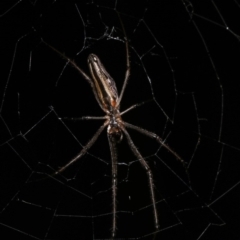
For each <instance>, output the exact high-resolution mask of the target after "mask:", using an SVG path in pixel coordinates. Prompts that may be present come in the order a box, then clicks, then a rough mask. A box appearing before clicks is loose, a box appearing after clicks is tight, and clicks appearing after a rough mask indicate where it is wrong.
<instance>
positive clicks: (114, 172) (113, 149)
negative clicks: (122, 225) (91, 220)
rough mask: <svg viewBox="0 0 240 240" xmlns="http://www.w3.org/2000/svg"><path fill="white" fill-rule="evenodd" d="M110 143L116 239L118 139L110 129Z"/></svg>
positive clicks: (113, 234)
mask: <svg viewBox="0 0 240 240" xmlns="http://www.w3.org/2000/svg"><path fill="white" fill-rule="evenodd" d="M108 142H109V147H110V152H111V159H112V207H113V222H112V237H113V238H114V237H116V231H117V221H116V219H117V218H116V217H117V216H116V214H117V149H116V143H117V141H116V138H115V136H114V135H113V134H111V133H109V129H108Z"/></svg>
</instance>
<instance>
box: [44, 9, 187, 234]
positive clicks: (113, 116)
mask: <svg viewBox="0 0 240 240" xmlns="http://www.w3.org/2000/svg"><path fill="white" fill-rule="evenodd" d="M117 15H118V18H119V20H120V23H121V27H122V30H123V34H124V37H125V51H126V72H125V79H124V82H123V86H122V89H121V93H120V95H118V91H117V88H116V84H115V81H114V80H113V78H112V77H111V76H110V75H109V74H108V72H107V71H106V69H105V68H104V66H103V64H102V63H101V61H100V59H99V58H98V57H97V56H96V55H94V54H90V55H89V57H88V66H89V70H90V74H91V77H90V76H88V75H87V74H86V73H85V72H84V71H83V70H82V69H81V68H80V67H79V66H77V65H76V63H75V62H74V61H73V60H72V59H70V58H68V57H67V56H65V55H64V54H62V53H61V52H60V51H58V50H57V49H56V48H54V47H52V46H51V45H50V44H48V43H47V42H45V41H43V40H42V42H43V43H44V44H45V45H47V46H48V47H49V48H51V49H52V50H53V51H55V52H56V53H58V54H59V55H60V56H61V57H62V58H63V59H65V60H67V61H68V63H70V64H71V65H72V66H73V67H74V68H75V69H76V70H77V71H78V72H79V73H80V74H81V75H82V76H83V78H84V79H85V80H86V81H87V82H88V83H89V84H90V86H91V88H92V91H93V93H94V95H95V98H96V100H97V102H98V104H99V106H100V107H101V109H102V110H103V111H104V112H105V114H106V115H105V116H102V117H96V116H86V117H82V118H80V119H81V120H82V119H85V120H105V121H104V123H103V124H102V125H101V127H100V128H99V129H98V130H97V131H96V133H95V134H94V135H93V137H92V138H91V139H90V140H89V141H88V143H87V144H86V145H85V146H84V147H83V148H82V150H81V151H80V153H79V154H77V156H75V157H74V158H73V159H71V160H70V161H69V162H68V163H67V164H66V165H64V166H63V167H61V168H60V169H59V170H58V171H56V172H55V173H54V175H56V174H59V173H61V172H63V171H64V170H65V169H66V168H67V167H69V166H70V165H72V164H73V163H74V162H76V161H77V160H79V159H80V158H81V157H82V156H84V154H85V153H87V151H88V150H89V149H90V148H91V147H92V146H93V144H94V143H95V141H96V140H97V139H98V137H99V135H100V134H101V133H102V131H103V130H104V129H105V128H106V127H107V137H108V143H109V147H110V153H111V164H112V202H113V204H112V215H113V216H112V230H111V235H112V238H114V237H115V236H116V232H117V180H118V159H117V153H116V145H117V143H118V142H120V141H121V140H122V137H123V135H125V137H126V140H127V143H128V145H129V147H130V149H131V151H132V152H133V154H134V155H135V156H136V157H137V159H138V160H139V162H140V164H141V165H142V167H143V168H144V169H145V171H146V174H147V177H148V182H149V190H150V197H151V201H152V206H153V215H154V216H153V218H154V225H155V228H156V229H159V220H158V211H157V207H156V198H155V191H154V183H153V175H152V171H151V169H150V167H149V165H148V163H147V162H146V160H145V159H144V158H143V157H142V155H141V153H140V152H139V151H138V149H137V147H136V146H135V144H134V142H133V141H132V138H131V137H130V135H129V133H128V131H127V128H130V129H133V130H136V131H138V132H139V133H142V134H144V135H146V136H148V137H151V138H154V139H155V140H156V141H157V142H158V143H159V144H160V145H161V146H163V147H164V148H166V149H167V150H168V151H169V152H170V153H171V154H172V155H174V156H175V158H176V159H177V160H179V161H180V162H181V163H182V164H183V165H184V167H185V162H184V161H183V159H182V158H181V157H180V156H179V155H178V154H177V153H176V152H174V151H173V150H172V149H171V148H170V147H169V146H168V145H167V144H165V143H164V141H163V140H162V139H161V138H160V137H159V136H158V135H156V134H155V133H153V132H150V131H148V130H146V129H143V128H141V127H138V126H135V125H132V124H130V123H127V122H125V121H123V120H122V115H123V114H125V113H127V112H128V111H130V110H132V109H134V108H136V107H138V106H139V105H141V104H135V105H133V106H131V107H129V108H128V109H126V110H125V111H123V112H121V111H120V103H121V100H122V97H123V94H124V91H125V88H126V85H127V82H128V80H129V76H130V54H129V43H128V39H127V35H126V31H125V28H124V25H123V22H122V20H121V17H120V15H119V13H118V12H117ZM71 119H72V120H78V118H77V119H76V118H71ZM185 169H186V167H185Z"/></svg>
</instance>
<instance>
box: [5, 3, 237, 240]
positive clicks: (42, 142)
mask: <svg viewBox="0 0 240 240" xmlns="http://www.w3.org/2000/svg"><path fill="white" fill-rule="evenodd" d="M15 4H16V5H15ZM0 9H1V14H2V15H1V18H0V24H1V41H2V42H1V45H0V46H1V50H0V52H1V55H2V56H1V58H2V61H1V62H2V64H1V66H2V68H1V81H0V83H1V85H0V86H1V89H0V90H1V109H0V110H1V125H0V127H1V149H0V150H1V158H0V159H1V161H0V164H1V167H0V169H1V170H0V171H1V172H0V177H1V181H0V183H1V185H0V186H1V200H0V204H1V208H0V209H1V212H0V229H1V230H0V235H2V237H1V238H2V239H12V238H17V239H70V240H71V239H109V238H110V232H111V225H112V214H111V212H112V200H111V199H112V197H111V164H110V153H109V147H108V143H107V138H106V132H104V133H103V134H102V135H101V136H100V138H99V140H98V141H97V142H96V144H95V145H94V146H93V147H92V149H91V150H90V151H89V153H88V154H87V155H86V156H84V157H83V158H82V159H81V160H79V161H78V162H77V163H76V164H74V165H72V166H70V167H69V168H68V169H67V170H66V171H64V172H63V173H62V174H61V175H59V176H54V177H53V176H52V175H51V174H52V173H53V172H54V171H55V170H56V169H58V168H59V167H61V166H63V165H64V164H66V163H67V162H68V161H69V160H71V158H73V157H74V156H75V155H76V154H77V153H78V152H79V151H80V150H81V148H82V145H84V144H86V142H87V141H88V140H89V139H90V138H91V136H92V135H93V134H94V133H95V132H96V130H97V129H98V128H99V126H100V125H101V122H99V121H80V122H79V121H77V122H71V121H65V120H64V121H63V120H60V119H59V117H81V116H101V115H102V114H103V113H102V111H101V109H100V107H99V106H98V105H97V102H96V100H95V98H94V95H93V93H92V91H91V88H90V87H89V85H88V83H87V82H86V81H85V80H84V79H83V78H82V76H81V75H80V74H79V73H78V72H77V71H76V70H75V69H74V68H73V67H71V66H69V65H68V66H66V60H64V59H63V58H62V57H61V56H59V55H58V54H56V53H55V52H54V51H52V50H51V49H50V48H49V47H47V46H46V45H45V44H43V43H42V40H41V39H43V40H44V41H46V42H48V43H49V44H51V45H52V46H54V47H55V48H56V49H58V50H59V51H60V52H62V54H65V55H66V56H68V57H70V58H72V59H74V61H75V62H76V63H77V65H78V66H80V67H81V68H82V69H83V70H84V71H85V72H86V73H88V66H87V56H88V55H89V54H90V53H94V54H96V55H98V56H99V57H100V59H101V60H102V62H103V64H104V66H105V67H106V69H107V70H108V72H109V73H110V75H111V76H112V77H113V78H114V80H115V81H116V85H117V88H118V90H119V93H120V89H121V86H122V83H123V79H124V74H125V70H126V54H125V41H124V34H123V30H122V27H121V25H120V21H119V19H118V17H117V14H116V12H115V11H114V9H117V10H118V11H119V12H120V15H121V20H122V22H123V25H124V28H125V30H126V34H127V38H128V40H129V48H130V56H131V76H130V80H129V83H128V86H127V89H126V92H125V93H124V97H123V100H122V102H121V110H124V109H126V108H127V107H129V106H131V105H133V104H135V103H140V102H142V101H148V100H150V101H149V102H147V103H146V104H144V105H143V106H141V107H139V108H137V109H135V110H132V111H131V112H129V113H128V114H126V115H124V116H123V119H124V120H125V121H127V122H131V123H132V124H136V125H137V126H141V127H143V128H145V129H148V130H149V131H153V132H155V133H156V134H158V135H159V136H161V137H162V138H163V139H165V140H166V143H167V144H168V145H169V146H170V147H171V148H172V149H173V150H174V151H175V152H176V153H177V154H179V155H180V156H181V157H182V158H183V159H184V160H185V161H186V162H187V163H188V174H186V172H185V170H184V167H183V166H182V165H181V164H180V163H179V162H178V161H176V159H175V157H174V156H172V155H171V154H170V153H169V152H167V151H166V150H165V149H163V148H159V146H158V144H157V143H155V142H154V141H153V140H152V139H149V138H148V137H146V136H142V135H141V134H139V133H136V132H134V131H131V130H129V133H130V135H131V136H132V139H133V141H134V142H135V144H136V146H137V147H138V149H139V151H140V152H141V153H142V155H143V156H144V157H145V159H146V160H147V161H148V162H149V165H150V166H151V169H152V171H153V176H154V184H155V191H156V199H157V202H158V204H157V208H158V215H159V221H160V230H159V231H157V232H155V231H156V230H155V228H154V224H153V212H152V208H151V200H150V196H149V189H148V182H147V178H146V174H145V173H144V171H143V170H142V168H141V166H140V163H139V162H138V161H137V159H136V158H135V156H134V155H133V154H132V153H131V151H130V150H129V147H128V146H127V143H126V141H125V138H124V139H123V141H122V142H121V143H120V144H119V146H118V157H119V166H118V169H119V186H118V211H119V213H118V217H117V225H118V232H117V237H118V238H119V239H204V240H205V239H214V240H215V239H239V238H240V233H239V227H238V224H239V221H240V219H239V212H240V209H239V200H240V199H239V197H240V194H239V183H240V175H239V170H240V164H239V156H240V151H239V150H240V143H239V132H240V131H239V130H240V129H239V120H240V119H239V118H240V116H239V103H240V101H239V90H240V86H239V76H240V74H239V73H240V72H239V56H240V55H239V53H240V52H239V36H238V34H240V29H239V24H238V23H239V16H240V15H239V12H240V9H239V3H238V2H237V1H233V0H232V1H228V2H225V3H219V2H214V1H205V2H204V3H203V2H199V1H169V0H168V1H158V3H155V2H154V1H145V2H144V1H143V2H141V3H140V2H138V1H131V3H130V1H129V2H127V1H116V2H114V1H61V2H60V1H56V2H52V1H35V2H32V1H19V2H15V3H10V2H2V3H1V8H0ZM78 11H79V12H78ZM227 27H228V28H227ZM64 66H65V67H64ZM189 179H190V180H191V182H190V183H189ZM3 236H4V237H3Z"/></svg>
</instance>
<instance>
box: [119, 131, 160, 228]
mask: <svg viewBox="0 0 240 240" xmlns="http://www.w3.org/2000/svg"><path fill="white" fill-rule="evenodd" d="M121 129H122V131H123V132H124V134H125V136H126V138H127V142H128V144H129V146H130V148H131V150H132V152H133V154H134V155H135V156H136V157H137V158H138V159H139V161H140V163H141V165H142V166H143V168H144V169H145V171H146V173H147V176H148V181H149V188H150V194H151V200H152V205H153V214H154V223H155V228H156V229H159V221H158V213H157V207H156V198H155V192H154V184H153V176H152V171H151V169H150V167H149V165H148V163H147V162H146V161H145V160H144V158H143V157H142V155H141V153H140V152H139V151H138V149H137V147H136V146H135V144H134V143H133V141H132V139H131V137H130V135H129V133H128V131H127V130H126V129H125V127H123V126H122V127H121Z"/></svg>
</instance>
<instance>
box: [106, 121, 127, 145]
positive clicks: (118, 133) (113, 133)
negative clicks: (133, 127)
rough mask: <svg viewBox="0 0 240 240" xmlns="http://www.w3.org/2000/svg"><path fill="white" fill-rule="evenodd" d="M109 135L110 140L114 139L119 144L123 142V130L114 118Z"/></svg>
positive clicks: (110, 123)
mask: <svg viewBox="0 0 240 240" xmlns="http://www.w3.org/2000/svg"><path fill="white" fill-rule="evenodd" d="M107 133H108V136H109V137H110V139H112V138H114V140H115V141H117V142H121V141H122V138H123V134H122V130H121V128H120V126H119V122H118V121H117V120H116V119H115V118H114V117H113V118H111V119H110V122H109V125H108V129H107Z"/></svg>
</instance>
